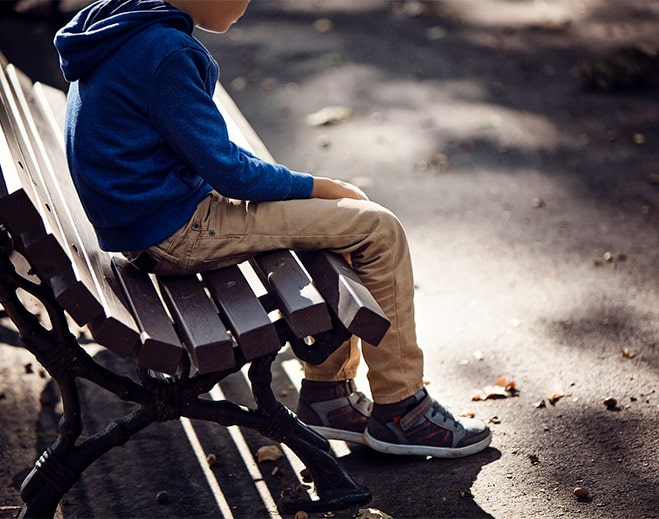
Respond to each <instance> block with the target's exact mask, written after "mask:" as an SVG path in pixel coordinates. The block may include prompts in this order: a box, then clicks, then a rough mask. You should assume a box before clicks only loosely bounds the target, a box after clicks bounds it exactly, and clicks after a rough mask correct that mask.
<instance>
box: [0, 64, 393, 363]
mask: <svg viewBox="0 0 659 519" xmlns="http://www.w3.org/2000/svg"><path fill="white" fill-rule="evenodd" d="M0 64H1V65H2V71H1V73H0V99H1V101H2V110H1V111H0V125H1V127H2V135H0V164H1V166H2V172H3V179H2V182H0V195H3V196H0V221H2V223H3V224H4V225H5V226H6V227H7V228H8V229H9V232H10V234H11V236H12V239H13V241H14V246H15V249H16V251H17V252H19V253H20V254H22V255H23V256H24V257H25V258H26V259H27V261H28V263H29V264H30V265H31V267H32V270H33V271H34V273H35V274H36V275H37V276H38V277H39V279H40V280H42V281H44V282H46V283H47V284H48V285H49V286H51V288H52V289H53V291H54V294H55V297H56V298H57V301H58V303H59V304H60V305H61V306H62V307H63V308H64V309H65V310H66V312H67V313H68V314H69V315H70V316H71V318H72V319H73V320H75V321H76V322H77V324H79V325H81V326H82V325H87V326H88V327H89V330H90V332H91V334H92V336H93V337H94V339H95V340H96V341H97V342H98V343H99V344H102V345H104V346H106V347H107V348H109V349H110V350H112V351H114V352H115V353H116V354H118V355H120V356H122V357H125V356H128V355H131V354H132V355H134V356H135V358H136V361H137V364H138V365H139V366H140V367H142V368H145V369H151V370H155V371H160V372H164V373H170V374H172V373H175V372H176V371H177V370H178V369H179V367H180V365H181V360H182V357H183V355H184V350H183V348H184V347H185V348H186V350H187V352H188V353H189V356H190V358H191V359H192V361H193V362H194V364H195V366H196V368H197V369H198V370H199V371H200V372H212V371H219V370H225V369H231V368H233V367H234V366H235V365H236V358H235V354H236V350H235V348H236V346H237V345H239V346H240V353H239V355H240V356H241V357H243V358H245V359H246V360H251V359H253V358H256V357H257V356H259V355H263V354H264V353H268V352H271V351H276V350H278V349H279V348H280V346H281V336H280V334H279V333H278V328H277V327H276V326H275V323H274V322H273V321H274V320H276V319H275V318H273V317H272V315H271V312H273V311H275V310H276V311H277V314H278V315H281V318H282V319H283V321H284V322H285V323H286V329H287V330H288V331H290V332H291V333H292V334H294V336H295V337H298V338H302V337H306V336H313V335H316V334H319V333H323V332H326V331H328V330H330V329H331V327H332V317H331V316H330V312H331V313H333V314H334V316H335V317H336V318H338V320H339V321H340V322H341V323H342V324H343V325H344V326H345V327H346V328H347V329H348V330H349V331H351V332H352V333H355V334H356V335H359V336H360V337H362V338H364V339H365V340H367V341H368V342H370V343H372V344H377V343H378V342H379V341H380V339H381V338H382V336H383V335H384V333H385V332H386V330H387V328H388V326H389V323H388V321H387V319H386V317H385V316H384V314H383V313H382V311H381V309H380V308H379V306H378V305H377V303H376V302H375V300H374V299H373V298H372V296H371V295H370V293H369V292H368V291H367V290H366V289H365V287H364V286H363V285H362V284H361V281H360V280H359V278H358V277H357V276H356V275H355V274H354V272H353V271H352V270H351V269H350V267H349V266H348V265H347V263H345V261H344V260H343V259H342V258H339V257H336V256H334V255H331V254H329V253H326V252H314V253H304V254H300V257H298V256H296V255H295V254H293V253H292V252H291V251H274V252H272V253H267V254H263V255H259V256H257V257H254V258H252V260H251V261H250V265H251V267H252V269H253V272H254V273H256V276H254V275H250V272H252V271H251V270H250V269H249V268H248V267H247V266H246V265H241V266H238V265H234V266H230V267H227V268H223V269H219V270H216V271H212V272H208V273H205V274H204V275H203V276H197V275H193V276H184V277H165V276H153V275H151V276H150V275H147V274H144V273H142V272H140V271H138V270H137V269H135V268H133V267H132V266H131V265H129V264H128V262H127V261H126V260H125V259H124V258H123V257H121V256H118V255H114V254H110V253H106V252H104V251H101V250H100V249H99V247H98V244H97V241H96V236H95V233H94V230H93V228H92V226H91V224H90V223H89V221H88V220H87V218H86V215H85V213H84V210H83V208H82V204H81V203H80V201H79V199H78V196H77V193H76V191H75V188H74V185H73V183H72V180H71V177H70V175H69V172H68V168H67V163H66V156H65V148H64V142H63V133H62V132H63V125H64V112H65V105H66V96H65V94H64V93H63V92H61V91H59V90H56V89H54V88H51V87H48V86H47V85H43V84H39V83H36V84H33V83H32V82H31V81H30V79H29V78H28V77H27V76H25V75H24V74H22V73H21V72H20V71H19V70H17V69H16V68H15V67H13V66H12V65H11V64H8V63H7V62H6V60H5V59H4V57H2V55H0ZM215 101H216V103H217V104H218V107H219V108H220V109H221V110H222V112H223V114H224V115H225V120H226V121H227V126H228V128H229V132H230V135H231V138H232V139H233V140H234V141H235V142H237V143H238V144H240V145H241V146H243V147H245V148H247V149H251V150H254V151H255V152H256V153H258V154H259V155H261V156H262V157H264V158H266V159H271V156H270V155H269V153H268V152H267V150H266V149H265V146H263V144H262V143H261V141H260V140H259V139H258V137H257V136H256V134H255V133H254V132H253V130H252V129H251V127H250V126H249V124H247V122H246V121H245V120H244V118H243V117H242V114H240V112H239V111H238V109H237V107H236V106H235V104H234V103H233V101H232V100H231V99H230V98H229V96H228V95H227V94H226V92H225V91H224V90H223V89H222V87H221V86H220V85H218V88H217V93H216V96H215ZM303 265H304V267H306V268H304V267H303ZM309 271H313V272H315V273H314V274H313V275H314V276H315V277H317V283H314V282H313V281H312V280H311V277H310V276H309V273H308V272H309ZM246 273H247V276H246ZM255 278H259V279H260V280H261V284H262V286H259V283H258V281H256V280H255ZM318 280H321V281H320V283H318ZM255 287H256V288H255ZM316 287H318V289H317V288H316ZM255 290H257V291H259V290H260V291H261V292H262V293H261V294H260V295H257V294H256V293H255ZM321 294H322V295H321ZM209 295H210V298H209Z"/></svg>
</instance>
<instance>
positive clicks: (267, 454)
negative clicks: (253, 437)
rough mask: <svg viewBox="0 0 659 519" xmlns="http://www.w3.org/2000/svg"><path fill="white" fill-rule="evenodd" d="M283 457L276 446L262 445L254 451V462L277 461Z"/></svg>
mask: <svg viewBox="0 0 659 519" xmlns="http://www.w3.org/2000/svg"><path fill="white" fill-rule="evenodd" d="M283 455H284V454H283V453H282V452H281V449H280V448H279V447H277V446H276V445H264V446H263V447H259V450H257V451H256V460H257V461H258V462H259V463H261V462H262V461H277V460H278V459H279V458H281V457H282V456H283Z"/></svg>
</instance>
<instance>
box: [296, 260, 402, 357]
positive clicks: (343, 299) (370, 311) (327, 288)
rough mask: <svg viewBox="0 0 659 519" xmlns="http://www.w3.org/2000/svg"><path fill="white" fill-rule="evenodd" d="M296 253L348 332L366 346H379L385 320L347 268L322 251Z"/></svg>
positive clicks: (384, 328) (357, 278)
mask: <svg viewBox="0 0 659 519" xmlns="http://www.w3.org/2000/svg"><path fill="white" fill-rule="evenodd" d="M297 254H298V256H299V258H300V261H301V262H302V264H303V265H304V266H305V268H306V269H307V270H308V271H309V273H310V274H311V277H313V279H314V281H315V283H316V286H317V287H318V290H319V291H320V293H321V294H322V295H323V296H324V297H325V300H326V301H327V303H328V304H329V306H330V308H331V309H332V310H333V311H334V312H335V314H336V315H337V317H338V318H339V320H340V321H341V322H342V323H343V325H344V326H345V327H346V328H347V329H348V331H350V332H351V333H353V334H355V335H357V336H358V337H361V338H362V339H363V340H365V341H366V342H368V343H369V344H372V345H377V344H379V343H380V341H381V340H382V337H384V334H385V333H386V332H387V330H388V329H389V325H390V323H389V320H388V319H387V317H386V316H385V315H384V312H383V311H382V309H381V308H380V305H378V303H377V301H376V300H375V298H374V297H373V296H372V295H371V293H370V292H369V291H368V289H367V288H366V287H365V286H364V284H363V283H362V281H361V279H359V276H357V274H356V273H355V272H354V271H353V270H352V268H350V265H348V263H347V262H346V261H345V260H344V259H343V258H342V257H340V256H338V255H336V254H332V253H330V252H326V251H317V252H315V251H314V252H309V251H305V252H298V253H297Z"/></svg>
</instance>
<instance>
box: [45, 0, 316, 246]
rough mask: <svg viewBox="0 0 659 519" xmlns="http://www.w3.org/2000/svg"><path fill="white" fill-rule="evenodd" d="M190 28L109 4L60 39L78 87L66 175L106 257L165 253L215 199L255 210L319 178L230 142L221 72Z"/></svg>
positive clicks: (147, 6)
mask: <svg viewBox="0 0 659 519" xmlns="http://www.w3.org/2000/svg"><path fill="white" fill-rule="evenodd" d="M193 29H194V22H193V20H192V18H191V17H190V16H189V15H188V14H187V13H186V12H184V11H181V10H179V9H176V8H175V7H173V6H171V5H169V4H168V3H166V2H164V1H162V0H102V1H99V2H95V3H93V4H91V5H89V6H88V7H86V8H85V9H83V10H82V11H80V12H79V13H78V14H77V15H76V16H75V18H73V20H71V22H69V24H67V25H66V26H65V27H64V28H62V29H61V30H60V31H59V32H58V33H57V35H56V37H55V46H56V48H57V51H58V52H59V55H60V64H61V68H62V71H63V73H64V77H65V78H66V80H67V81H69V82H71V85H70V88H69V92H68V96H67V97H68V101H67V114H66V130H65V138H66V146H67V157H68V162H69V169H70V171H71V175H72V177H73V181H74V183H75V185H76V188H77V190H78V194H79V196H80V199H81V201H82V204H83V206H84V208H85V211H86V212H87V215H88V217H89V220H90V221H91V223H92V224H93V226H94V228H95V230H96V234H97V236H98V240H99V244H100V246H101V248H103V249H104V250H108V251H129V250H130V251H132V250H140V249H145V248H147V247H150V246H152V245H155V244H157V243H160V242H161V241H163V240H164V239H166V238H168V237H169V236H171V235H172V234H173V233H174V232H176V231H177V230H178V229H179V228H181V227H182V226H183V225H184V224H185V223H187V221H188V220H189V219H190V217H191V216H192V213H193V212H194V210H195V208H196V207H197V205H198V203H199V202H200V201H201V200H202V199H203V198H204V197H205V196H206V195H207V194H208V193H209V192H210V191H211V190H212V189H215V190H216V191H218V192H219V193H221V194H222V195H224V196H227V197H230V198H236V199H240V200H254V201H264V200H286V199H292V198H308V197H309V196H310V195H311V190H312V187H313V178H312V177H311V175H309V174H306V173H298V172H293V171H290V170H289V169H287V168H286V167H284V166H281V165H278V164H271V163H268V162H265V161H262V160H260V159H259V158H257V157H255V156H254V155H252V154H251V153H249V152H248V151H246V150H244V149H242V148H240V147H239V146H237V145H235V144H234V143H233V142H231V141H230V140H229V137H228V133H227V127H226V124H225V121H224V119H223V117H222V115H221V114H220V112H219V111H218V109H217V106H216V105H215V103H214V102H213V92H214V89H215V85H216V82H217V79H218V75H219V67H218V65H217V63H216V62H215V60H214V59H213V58H212V57H211V55H210V54H209V52H208V50H207V49H206V48H205V47H204V46H203V45H202V44H201V43H200V42H199V41H198V40H197V39H195V38H194V37H193V36H192V31H193Z"/></svg>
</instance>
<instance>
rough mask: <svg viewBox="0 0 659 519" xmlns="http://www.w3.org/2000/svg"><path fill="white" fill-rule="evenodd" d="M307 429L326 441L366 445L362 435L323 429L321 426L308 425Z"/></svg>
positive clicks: (340, 430)
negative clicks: (309, 428)
mask: <svg viewBox="0 0 659 519" xmlns="http://www.w3.org/2000/svg"><path fill="white" fill-rule="evenodd" d="M309 427H311V428H312V429H313V430H314V431H316V432H317V433H318V434H320V435H321V436H323V437H324V438H326V439H328V440H343V441H344V442H351V443H358V444H360V445H366V442H365V440H364V434H363V433H358V432H353V431H346V430H344V429H333V428H332V427H324V426H322V425H310V426H309Z"/></svg>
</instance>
